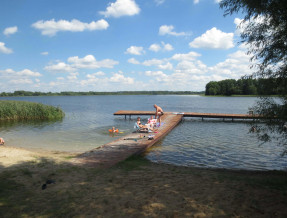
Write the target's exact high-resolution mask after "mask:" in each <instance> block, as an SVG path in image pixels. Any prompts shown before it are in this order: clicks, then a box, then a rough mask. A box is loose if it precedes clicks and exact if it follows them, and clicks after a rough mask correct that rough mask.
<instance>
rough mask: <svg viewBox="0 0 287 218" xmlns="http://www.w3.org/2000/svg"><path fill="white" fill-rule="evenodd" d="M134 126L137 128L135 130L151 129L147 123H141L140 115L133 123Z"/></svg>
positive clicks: (146, 130)
mask: <svg viewBox="0 0 287 218" xmlns="http://www.w3.org/2000/svg"><path fill="white" fill-rule="evenodd" d="M135 128H136V129H137V131H145V132H148V131H150V130H151V129H152V128H150V127H148V126H147V125H143V124H142V123H141V118H140V117H138V118H137V122H136V123H135Z"/></svg>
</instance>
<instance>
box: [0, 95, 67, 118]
mask: <svg viewBox="0 0 287 218" xmlns="http://www.w3.org/2000/svg"><path fill="white" fill-rule="evenodd" d="M64 116H65V113H64V112H63V111H62V110H61V109H60V108H59V107H54V106H50V105H44V104H41V103H34V102H25V101H6V100H5V101H0V120H59V119H62V118H63V117H64Z"/></svg>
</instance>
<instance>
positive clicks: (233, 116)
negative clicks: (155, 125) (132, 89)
mask: <svg viewBox="0 0 287 218" xmlns="http://www.w3.org/2000/svg"><path fill="white" fill-rule="evenodd" d="M168 113H170V114H173V112H168ZM175 113H176V112H175ZM180 114H181V113H180ZM114 115H116V116H120V115H125V116H132V115H137V116H140V115H154V111H129V110H120V111H117V112H115V113H114ZM182 115H183V117H201V118H223V119H224V118H230V119H258V118H263V117H260V116H258V115H249V114H221V113H197V112H182Z"/></svg>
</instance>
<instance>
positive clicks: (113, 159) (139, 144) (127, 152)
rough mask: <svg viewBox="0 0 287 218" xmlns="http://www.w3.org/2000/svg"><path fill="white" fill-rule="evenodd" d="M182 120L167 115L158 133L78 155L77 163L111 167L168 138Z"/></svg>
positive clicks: (130, 137) (131, 136) (136, 135)
mask: <svg viewBox="0 0 287 218" xmlns="http://www.w3.org/2000/svg"><path fill="white" fill-rule="evenodd" d="M153 114H154V113H153ZM141 115H142V114H141ZM148 115H149V114H148ZM181 119H182V115H176V114H172V113H166V114H164V115H163V116H162V123H163V125H162V126H160V127H159V128H157V131H156V133H131V134H128V135H126V136H124V137H121V138H119V139H117V140H115V141H112V142H110V143H107V144H105V145H102V146H100V147H98V148H96V149H93V150H91V151H88V152H85V153H83V154H80V155H78V156H77V158H76V160H75V162H76V163H80V164H86V165H90V166H96V167H104V168H105V167H110V166H112V165H114V164H116V163H118V162H120V161H123V160H125V159H127V158H128V157H130V156H132V155H135V154H140V153H142V152H144V151H145V150H146V149H147V148H149V147H151V146H152V145H154V144H155V143H156V142H158V141H159V140H161V139H162V138H163V137H164V136H166V135H167V134H168V133H169V132H170V131H171V130H172V129H173V128H174V127H175V126H176V125H177V124H178V123H179V122H180V121H181ZM149 135H154V137H153V138H154V139H152V140H148V136H149ZM141 136H142V138H141Z"/></svg>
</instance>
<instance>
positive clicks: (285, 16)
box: [220, 0, 287, 153]
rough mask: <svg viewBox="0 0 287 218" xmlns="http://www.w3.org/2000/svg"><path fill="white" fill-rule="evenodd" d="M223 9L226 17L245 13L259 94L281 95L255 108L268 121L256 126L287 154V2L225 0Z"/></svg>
mask: <svg viewBox="0 0 287 218" xmlns="http://www.w3.org/2000/svg"><path fill="white" fill-rule="evenodd" d="M220 7H221V8H224V9H225V14H224V15H225V16H226V15H232V14H234V13H238V12H243V13H244V14H245V17H244V20H243V21H242V23H241V27H242V28H243V31H242V32H241V38H242V43H245V44H246V45H247V46H248V53H249V54H251V55H253V56H252V58H251V60H256V62H255V64H254V65H253V68H254V73H253V75H252V76H253V77H255V78H259V80H258V82H259V83H260V84H259V85H258V86H257V91H258V92H259V93H263V94H266V90H268V93H270V92H271V93H272V94H273V93H278V95H279V98H277V99H276V100H275V99H272V98H268V97H262V98H261V99H260V100H259V101H258V102H257V104H256V106H255V107H253V108H252V109H253V110H254V112H255V113H257V114H259V115H262V116H265V117H267V118H268V119H267V120H266V123H264V124H262V123H260V121H259V120H255V123H254V124H253V125H255V126H256V133H257V135H258V138H259V139H261V140H262V141H263V142H267V141H269V140H271V139H275V140H278V142H279V145H283V146H285V151H284V152H283V153H287V149H286V147H287V140H286V139H287V43H286V42H287V1H286V0H222V1H221V2H220ZM263 79H268V80H267V81H264V80H263ZM266 87H267V88H266ZM250 88H252V89H254V88H253V87H250ZM252 89H251V90H252ZM251 90H249V91H251Z"/></svg>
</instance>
